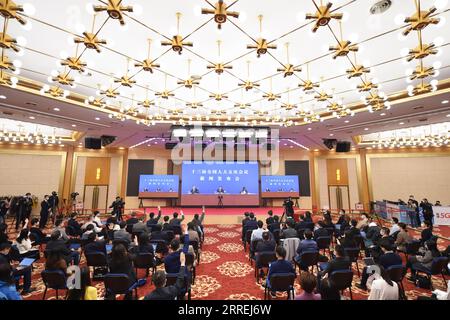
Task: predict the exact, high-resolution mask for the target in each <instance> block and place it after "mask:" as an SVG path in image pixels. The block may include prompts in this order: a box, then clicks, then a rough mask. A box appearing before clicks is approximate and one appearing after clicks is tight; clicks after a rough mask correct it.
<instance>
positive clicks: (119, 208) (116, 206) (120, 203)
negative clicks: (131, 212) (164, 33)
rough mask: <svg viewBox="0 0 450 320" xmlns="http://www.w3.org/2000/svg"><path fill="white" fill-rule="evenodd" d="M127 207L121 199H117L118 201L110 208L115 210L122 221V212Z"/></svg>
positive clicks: (118, 218)
mask: <svg viewBox="0 0 450 320" xmlns="http://www.w3.org/2000/svg"><path fill="white" fill-rule="evenodd" d="M124 207H125V202H123V200H122V198H121V197H116V200H115V201H114V202H113V203H112V204H111V205H110V206H109V208H112V209H113V212H114V213H115V214H116V217H117V220H118V221H121V220H122V211H123V209H124Z"/></svg>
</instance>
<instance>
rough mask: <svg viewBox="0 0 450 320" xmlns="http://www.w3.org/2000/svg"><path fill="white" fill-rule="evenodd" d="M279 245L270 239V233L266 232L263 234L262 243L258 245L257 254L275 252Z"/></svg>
mask: <svg viewBox="0 0 450 320" xmlns="http://www.w3.org/2000/svg"><path fill="white" fill-rule="evenodd" d="M276 246H277V244H276V243H275V241H273V240H272V239H271V238H270V233H269V232H268V231H264V232H263V234H262V241H260V242H258V244H257V245H256V249H255V253H257V252H275V248H276Z"/></svg>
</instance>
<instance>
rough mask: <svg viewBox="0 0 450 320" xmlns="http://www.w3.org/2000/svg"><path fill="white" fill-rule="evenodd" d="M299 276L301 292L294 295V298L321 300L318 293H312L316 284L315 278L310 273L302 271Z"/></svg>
mask: <svg viewBox="0 0 450 320" xmlns="http://www.w3.org/2000/svg"><path fill="white" fill-rule="evenodd" d="M299 278H300V281H299V282H300V287H301V288H302V289H303V293H302V294H300V295H298V296H295V299H294V300H304V301H306V300H322V298H321V296H320V293H313V292H314V289H316V286H317V279H316V277H315V276H314V275H313V274H312V273H309V272H302V273H300V276H299Z"/></svg>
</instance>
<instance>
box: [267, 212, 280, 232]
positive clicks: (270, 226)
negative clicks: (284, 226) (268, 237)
mask: <svg viewBox="0 0 450 320" xmlns="http://www.w3.org/2000/svg"><path fill="white" fill-rule="evenodd" d="M267 229H269V231H270V232H271V233H273V232H274V231H275V230H280V217H279V216H277V215H275V216H274V217H273V223H271V224H268V225H267Z"/></svg>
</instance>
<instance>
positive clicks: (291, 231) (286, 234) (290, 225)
mask: <svg viewBox="0 0 450 320" xmlns="http://www.w3.org/2000/svg"><path fill="white" fill-rule="evenodd" d="M280 238H281V239H289V238H297V230H295V221H294V220H291V219H290V220H288V221H287V222H286V228H285V229H283V230H281V232H280Z"/></svg>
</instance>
